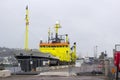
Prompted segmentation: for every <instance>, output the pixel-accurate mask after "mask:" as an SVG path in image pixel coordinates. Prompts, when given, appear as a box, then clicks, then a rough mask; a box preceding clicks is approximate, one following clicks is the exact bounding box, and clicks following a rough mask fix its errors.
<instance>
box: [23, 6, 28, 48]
mask: <svg viewBox="0 0 120 80" xmlns="http://www.w3.org/2000/svg"><path fill="white" fill-rule="evenodd" d="M25 20H26V30H25V43H24V49H25V50H28V28H29V17H28V5H27V6H26V16H25Z"/></svg>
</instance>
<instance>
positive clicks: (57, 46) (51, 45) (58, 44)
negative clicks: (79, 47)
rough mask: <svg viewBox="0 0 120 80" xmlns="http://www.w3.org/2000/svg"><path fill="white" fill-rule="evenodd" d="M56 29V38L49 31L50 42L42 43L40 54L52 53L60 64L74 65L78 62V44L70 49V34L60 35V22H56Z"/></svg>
mask: <svg viewBox="0 0 120 80" xmlns="http://www.w3.org/2000/svg"><path fill="white" fill-rule="evenodd" d="M54 28H55V32H56V33H55V37H53V34H52V33H51V32H50V29H49V31H48V42H43V41H42V40H41V41H40V44H39V47H40V48H39V50H40V52H43V53H50V54H51V55H53V56H54V57H56V58H57V59H58V60H59V62H58V64H67V63H74V62H75V60H76V43H74V45H73V46H72V47H70V43H69V40H68V34H65V35H58V29H59V28H61V25H60V24H59V22H56V24H55V26H54Z"/></svg>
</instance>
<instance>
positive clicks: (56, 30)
mask: <svg viewBox="0 0 120 80" xmlns="http://www.w3.org/2000/svg"><path fill="white" fill-rule="evenodd" d="M59 28H61V26H60V23H59V22H58V21H56V24H55V32H56V34H55V41H56V42H59V38H58V29H59Z"/></svg>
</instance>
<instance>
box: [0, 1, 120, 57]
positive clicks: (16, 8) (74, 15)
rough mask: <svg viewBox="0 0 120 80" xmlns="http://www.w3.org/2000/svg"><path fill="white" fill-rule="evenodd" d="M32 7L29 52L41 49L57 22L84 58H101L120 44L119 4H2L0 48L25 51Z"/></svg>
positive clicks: (110, 54) (84, 2)
mask: <svg viewBox="0 0 120 80" xmlns="http://www.w3.org/2000/svg"><path fill="white" fill-rule="evenodd" d="M26 5H28V6H29V17H30V26H29V48H37V49H38V48H39V46H38V45H39V41H40V39H43V40H44V41H46V40H47V31H48V28H49V27H52V26H53V25H54V24H55V22H56V20H59V21H60V23H61V26H62V28H61V29H60V30H59V32H60V33H68V34H69V39H70V42H71V44H72V43H73V42H74V41H75V42H77V52H78V53H79V54H81V55H82V56H86V55H87V54H88V55H89V56H93V55H94V47H95V46H96V45H97V46H98V55H99V54H100V52H102V51H105V50H106V51H107V53H108V55H109V56H112V49H113V48H114V45H115V44H116V43H120V0H0V46H1V47H9V48H24V35H25V7H26Z"/></svg>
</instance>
